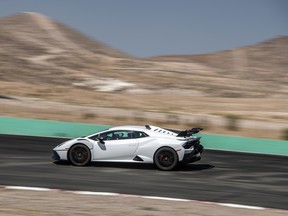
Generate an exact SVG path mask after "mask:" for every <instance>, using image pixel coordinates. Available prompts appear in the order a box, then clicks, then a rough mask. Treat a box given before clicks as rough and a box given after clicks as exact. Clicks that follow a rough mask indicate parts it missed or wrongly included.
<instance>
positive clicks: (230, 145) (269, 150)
mask: <svg viewBox="0 0 288 216" xmlns="http://www.w3.org/2000/svg"><path fill="white" fill-rule="evenodd" d="M109 127H111V126H107V125H94V124H80V123H70V122H58V121H48V120H33V119H23V118H8V117H0V134H14V135H28V136H42V137H43V136H44V137H65V138H74V137H80V136H84V135H88V134H92V133H96V132H99V131H101V130H104V129H107V128H109ZM197 136H201V137H202V138H201V140H202V144H203V145H204V147H205V148H206V149H215V150H224V151H237V152H248V153H261V154H273V155H285V156H288V141H283V140H268V139H256V138H246V137H236V136H220V135H212V134H199V135H197Z"/></svg>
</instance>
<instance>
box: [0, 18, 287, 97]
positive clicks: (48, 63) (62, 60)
mask: <svg viewBox="0 0 288 216" xmlns="http://www.w3.org/2000/svg"><path fill="white" fill-rule="evenodd" d="M0 29H1V31H0V80H1V81H5V82H17V83H29V84H34V85H43V84H46V85H47V84H49V85H57V86H72V87H73V86H74V87H75V88H88V89H93V90H95V91H104V92H114V91H121V92H122V93H123V94H125V93H127V94H131V93H133V94H136V93H137V94H151V93H155V92H157V94H158V95H161V94H163V95H164V94H165V95H169V94H171V95H179V96H187V95H190V96H201V97H203V96H204V97H210V96H212V97H215V96H216V97H244V98H246V97H251V98H255V97H257V98H263V97H265V98H287V97H288V85H287V84H288V80H287V79H288V72H287V69H288V60H287V59H288V52H287V50H288V49H287V48H288V37H280V38H276V39H273V40H270V41H266V42H264V43H261V44H258V45H255V46H248V47H243V48H239V49H234V50H228V51H223V52H217V53H212V54H207V55H178V56H161V57H154V58H147V59H139V58H136V57H133V56H129V55H127V54H125V53H123V52H121V51H118V50H115V49H113V48H111V47H109V46H108V45H106V44H104V43H102V42H99V41H95V40H92V39H91V38H88V37H86V36H84V35H82V34H81V33H79V32H77V31H76V30H74V29H71V28H69V27H67V26H65V25H63V24H61V23H58V22H56V21H54V20H52V19H50V18H48V17H46V16H43V15H41V14H37V13H21V14H17V15H15V16H11V17H4V18H1V19H0Z"/></svg>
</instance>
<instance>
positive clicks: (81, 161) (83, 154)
mask: <svg viewBox="0 0 288 216" xmlns="http://www.w3.org/2000/svg"><path fill="white" fill-rule="evenodd" d="M68 159H69V161H70V162H71V163H72V164H73V165H74V166H85V165H87V164H88V163H90V161H91V153H90V149H89V148H88V147H87V146H86V145H83V144H76V145H74V146H72V147H71V149H70V150H69V153H68Z"/></svg>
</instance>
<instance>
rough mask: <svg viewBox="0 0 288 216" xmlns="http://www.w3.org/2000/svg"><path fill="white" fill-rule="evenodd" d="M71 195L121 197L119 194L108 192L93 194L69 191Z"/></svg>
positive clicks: (91, 192) (90, 192)
mask: <svg viewBox="0 0 288 216" xmlns="http://www.w3.org/2000/svg"><path fill="white" fill-rule="evenodd" d="M69 193H73V194H79V195H92V196H119V195H120V194H119V193H107V192H93V191H69Z"/></svg>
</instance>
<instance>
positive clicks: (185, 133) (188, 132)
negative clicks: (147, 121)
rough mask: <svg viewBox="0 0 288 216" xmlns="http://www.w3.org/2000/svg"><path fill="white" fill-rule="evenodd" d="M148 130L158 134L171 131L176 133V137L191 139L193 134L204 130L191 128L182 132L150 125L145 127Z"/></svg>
mask: <svg viewBox="0 0 288 216" xmlns="http://www.w3.org/2000/svg"><path fill="white" fill-rule="evenodd" d="M145 127H146V129H148V130H151V129H153V128H154V129H153V130H154V131H157V132H160V131H161V132H163V133H165V131H166V132H168V131H170V132H172V133H174V134H175V135H176V137H189V136H191V135H192V134H196V133H198V132H200V131H201V130H203V128H191V129H190V130H184V131H181V130H175V129H170V128H159V127H154V126H150V125H145Z"/></svg>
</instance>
